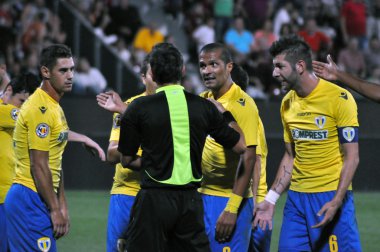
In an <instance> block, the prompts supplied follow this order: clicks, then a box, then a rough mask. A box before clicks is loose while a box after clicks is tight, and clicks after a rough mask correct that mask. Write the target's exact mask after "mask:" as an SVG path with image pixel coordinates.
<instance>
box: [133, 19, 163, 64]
mask: <svg viewBox="0 0 380 252" xmlns="http://www.w3.org/2000/svg"><path fill="white" fill-rule="evenodd" d="M164 38H165V37H164V35H163V34H162V33H161V32H160V31H159V30H158V27H157V23H156V22H155V21H154V20H151V21H149V22H148V25H147V26H145V27H142V28H141V29H140V30H139V31H138V33H137V34H136V38H135V40H134V42H133V49H134V52H133V54H134V57H135V59H136V61H137V63H138V65H141V63H142V62H143V60H144V58H145V56H146V55H147V54H148V53H150V51H151V50H152V47H153V46H154V45H156V44H158V43H161V42H164Z"/></svg>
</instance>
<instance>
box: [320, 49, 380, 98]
mask: <svg viewBox="0 0 380 252" xmlns="http://www.w3.org/2000/svg"><path fill="white" fill-rule="evenodd" d="M327 62H328V63H323V62H320V61H313V70H314V72H315V74H316V75H317V76H318V77H320V78H322V79H326V80H328V81H335V80H338V81H341V82H342V83H343V84H345V85H347V86H348V87H349V88H352V89H353V90H355V91H356V92H358V93H360V94H362V95H364V96H365V97H367V98H368V99H371V100H373V101H375V102H378V103H380V83H379V84H375V83H371V82H368V81H365V80H362V79H360V78H358V77H355V76H353V75H351V74H349V73H346V72H344V71H342V70H340V69H339V68H338V66H337V65H336V64H335V62H334V61H333V60H332V58H331V56H330V55H328V56H327Z"/></svg>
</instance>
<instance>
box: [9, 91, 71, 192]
mask: <svg viewBox="0 0 380 252" xmlns="http://www.w3.org/2000/svg"><path fill="white" fill-rule="evenodd" d="M68 132H69V128H68V126H67V122H66V117H65V114H64V113H63V110H62V108H61V106H60V105H59V103H58V102H57V101H56V100H54V99H53V98H52V97H51V96H50V95H48V94H47V93H46V92H45V91H43V90H42V89H41V88H37V89H36V91H35V92H34V94H32V95H31V96H30V97H29V99H28V100H27V101H26V102H25V103H24V104H23V106H22V107H21V109H20V112H19V115H18V119H17V122H16V128H15V131H14V135H13V141H14V148H15V154H16V176H15V179H14V183H18V184H22V185H24V186H26V187H28V188H30V189H32V190H33V191H35V192H37V189H36V185H35V183H34V180H33V178H32V176H31V168H30V159H29V150H40V151H48V152H49V169H50V171H51V174H52V181H53V187H54V191H55V192H57V189H58V187H59V182H60V176H61V169H62V167H61V164H62V154H63V151H64V148H65V146H66V143H67V139H68Z"/></svg>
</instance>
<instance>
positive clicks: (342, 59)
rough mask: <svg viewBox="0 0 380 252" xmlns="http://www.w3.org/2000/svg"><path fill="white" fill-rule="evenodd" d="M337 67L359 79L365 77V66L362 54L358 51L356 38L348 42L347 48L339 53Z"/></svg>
mask: <svg viewBox="0 0 380 252" xmlns="http://www.w3.org/2000/svg"><path fill="white" fill-rule="evenodd" d="M338 65H339V66H340V67H342V68H343V70H344V71H346V72H348V73H350V74H353V75H356V76H360V77H361V78H364V77H365V72H366V65H365V62H364V54H363V52H361V51H360V49H359V42H358V39H357V38H355V37H352V38H351V39H350V40H349V41H348V45H347V47H346V48H344V49H342V50H341V51H340V53H339V56H338Z"/></svg>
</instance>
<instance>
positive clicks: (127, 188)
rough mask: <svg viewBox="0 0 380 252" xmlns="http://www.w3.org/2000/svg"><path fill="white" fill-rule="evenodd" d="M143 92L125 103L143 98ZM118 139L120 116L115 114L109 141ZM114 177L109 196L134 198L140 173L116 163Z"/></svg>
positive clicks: (138, 187)
mask: <svg viewBox="0 0 380 252" xmlns="http://www.w3.org/2000/svg"><path fill="white" fill-rule="evenodd" d="M145 95H146V94H145V92H144V93H142V94H140V95H137V96H134V97H132V98H130V99H128V100H127V101H126V102H125V103H126V104H129V103H131V102H132V101H133V100H135V99H137V98H138V97H141V96H145ZM119 137H120V114H119V113H115V114H114V115H113V125H112V130H111V135H110V139H109V141H119ZM141 154H142V149H141V148H139V150H138V152H137V155H139V156H141ZM115 170H116V171H115V176H114V177H113V180H114V182H113V184H112V189H111V194H126V195H131V196H136V194H137V192H138V191H139V190H140V173H139V172H137V171H133V170H130V169H128V168H123V166H122V165H121V164H120V163H118V164H116V167H115Z"/></svg>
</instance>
